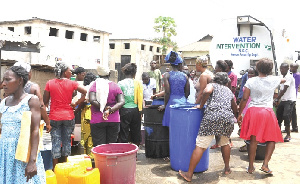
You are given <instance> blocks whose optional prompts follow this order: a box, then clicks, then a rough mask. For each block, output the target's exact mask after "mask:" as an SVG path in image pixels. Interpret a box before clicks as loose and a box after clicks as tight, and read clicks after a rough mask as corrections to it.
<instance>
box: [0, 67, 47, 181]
mask: <svg viewBox="0 0 300 184" xmlns="http://www.w3.org/2000/svg"><path fill="white" fill-rule="evenodd" d="M27 81H28V72H27V71H26V70H25V69H24V68H23V67H21V66H12V67H11V68H9V69H8V70H7V71H6V72H5V73H4V76H3V89H4V91H5V94H7V95H8V97H6V98H5V99H3V100H2V102H1V104H0V112H1V113H2V117H1V123H2V134H1V138H0V183H26V181H27V182H28V181H29V183H46V178H45V170H44V164H43V160H42V157H41V154H40V153H38V154H37V152H38V144H39V138H40V137H39V127H40V121H41V109H40V101H39V98H38V97H37V96H34V95H31V94H26V93H25V92H24V90H23V89H24V85H25V84H26V83H27ZM24 111H31V125H30V135H29V136H30V144H31V150H30V156H29V161H28V163H25V162H22V161H20V160H17V159H15V154H16V149H17V145H18V141H22V140H19V136H20V130H21V119H22V114H23V112H24Z"/></svg>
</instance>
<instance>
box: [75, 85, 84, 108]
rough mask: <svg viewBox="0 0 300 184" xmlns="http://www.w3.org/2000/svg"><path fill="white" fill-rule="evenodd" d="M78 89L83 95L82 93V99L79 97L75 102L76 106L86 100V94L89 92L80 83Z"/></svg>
mask: <svg viewBox="0 0 300 184" xmlns="http://www.w3.org/2000/svg"><path fill="white" fill-rule="evenodd" d="M77 91H79V92H80V93H81V94H82V95H81V97H80V99H78V100H77V102H76V103H75V104H74V107H76V106H77V105H79V104H80V103H82V102H84V101H85V95H86V93H87V90H86V89H85V88H84V86H82V85H79V86H78V87H77Z"/></svg>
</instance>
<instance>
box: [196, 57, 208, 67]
mask: <svg viewBox="0 0 300 184" xmlns="http://www.w3.org/2000/svg"><path fill="white" fill-rule="evenodd" d="M196 64H201V66H203V67H206V66H207V64H208V58H207V56H200V57H197V59H196Z"/></svg>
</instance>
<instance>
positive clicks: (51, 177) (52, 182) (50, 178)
mask: <svg viewBox="0 0 300 184" xmlns="http://www.w3.org/2000/svg"><path fill="white" fill-rule="evenodd" d="M46 183H47V184H57V181H56V175H55V174H54V172H53V171H52V170H47V171H46Z"/></svg>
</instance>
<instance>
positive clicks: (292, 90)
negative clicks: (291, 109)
mask: <svg viewBox="0 0 300 184" xmlns="http://www.w3.org/2000/svg"><path fill="white" fill-rule="evenodd" d="M282 77H283V76H282ZM284 79H286V82H285V83H283V84H280V90H283V88H284V86H289V87H288V88H287V90H286V92H285V93H284V95H283V96H282V97H281V101H288V100H291V101H296V99H297V97H296V87H295V78H294V77H293V75H291V74H290V73H289V72H288V73H287V74H286V75H285V77H284Z"/></svg>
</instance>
